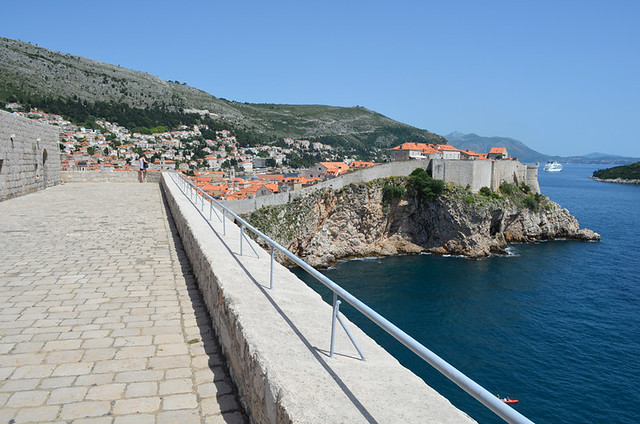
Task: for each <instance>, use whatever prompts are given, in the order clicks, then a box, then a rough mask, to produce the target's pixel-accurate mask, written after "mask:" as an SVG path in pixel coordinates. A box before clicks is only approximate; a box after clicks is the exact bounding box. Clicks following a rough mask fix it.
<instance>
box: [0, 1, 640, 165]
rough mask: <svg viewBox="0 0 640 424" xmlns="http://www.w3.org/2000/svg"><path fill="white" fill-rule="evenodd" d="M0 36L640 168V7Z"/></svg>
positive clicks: (63, 25) (50, 19)
mask: <svg viewBox="0 0 640 424" xmlns="http://www.w3.org/2000/svg"><path fill="white" fill-rule="evenodd" d="M0 14H2V16H5V17H10V18H9V19H6V21H5V22H4V23H3V29H2V31H0V36H3V37H7V38H12V39H18V40H21V41H27V42H30V43H33V44H37V45H39V46H41V47H45V48H47V49H51V50H55V51H60V52H64V53H69V54H74V55H79V56H84V57H87V58H89V59H93V60H97V61H101V62H107V63H111V64H114V65H120V66H123V67H126V68H130V69H133V70H137V71H143V72H147V73H150V74H153V75H156V76H158V77H160V78H162V79H165V80H178V81H180V82H185V83H187V84H188V85H190V86H192V87H195V88H198V89H201V90H204V91H206V92H208V93H210V94H212V95H214V96H216V97H223V98H227V99H229V100H236V101H240V102H251V103H281V104H325V105H332V106H347V107H348V106H357V105H359V106H364V107H366V108H368V109H372V110H375V111H376V112H379V113H382V114H384V115H386V116H388V117H390V118H392V119H395V120H397V121H400V122H404V123H406V124H409V125H413V126H415V127H418V128H422V129H427V130H429V131H433V132H435V133H438V134H441V135H447V134H450V133H452V132H454V131H459V132H462V133H476V134H478V135H481V136H485V137H492V136H499V137H509V138H513V139H516V140H519V141H522V142H523V143H525V144H526V145H527V146H529V147H530V148H532V149H534V150H536V151H538V152H540V153H544V154H549V155H558V156H573V155H585V154H589V153H593V152H602V153H609V154H612V155H621V156H631V157H640V120H639V119H638V117H637V116H638V111H640V56H639V55H638V54H636V51H637V46H638V42H639V41H640V27H639V26H638V25H636V21H637V19H638V17H639V16H640V3H638V2H634V1H630V0H629V1H619V0H618V1H616V0H614V1H611V2H606V4H605V3H604V2H594V1H587V2H582V1H567V2H562V3H557V2H551V1H539V2H535V3H523V2H518V3H515V2H509V1H504V0H502V1H489V2H483V3H482V4H479V3H477V2H471V1H458V2H450V3H444V2H443V3H432V2H417V1H400V2H394V3H393V4H391V3H386V2H380V1H368V2H363V1H352V2H348V3H347V4H343V3H342V2H336V1H329V2H323V3H321V4H320V3H303V2H293V1H282V2H271V3H262V2H252V1H241V2H233V3H230V2H226V3H218V2H210V1H209V2H206V1H193V2H189V3H185V2H182V3H176V2H170V1H155V2H148V1H139V2H126V3H125V2H122V1H120V0H116V1H113V2H110V3H109V4H108V6H107V5H103V4H93V3H86V2H80V1H77V0H72V1H66V2H64V5H61V4H59V3H53V2H48V1H34V2H6V3H3V4H2V5H0Z"/></svg>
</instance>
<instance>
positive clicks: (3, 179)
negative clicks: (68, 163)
mask: <svg viewBox="0 0 640 424" xmlns="http://www.w3.org/2000/svg"><path fill="white" fill-rule="evenodd" d="M58 138H59V135H58V129H57V128H56V127H54V126H51V125H47V124H43V123H41V122H37V121H34V120H32V119H28V118H24V117H22V116H18V115H14V114H12V113H9V112H5V111H0V200H5V199H9V198H11V197H15V196H22V195H24V194H27V193H31V192H34V191H36V190H42V189H45V188H47V187H51V186H54V185H57V184H60V147H59V144H58Z"/></svg>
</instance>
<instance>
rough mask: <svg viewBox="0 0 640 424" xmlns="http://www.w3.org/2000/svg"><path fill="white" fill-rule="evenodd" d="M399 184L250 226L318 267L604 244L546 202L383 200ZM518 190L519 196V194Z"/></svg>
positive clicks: (275, 212) (314, 202)
mask: <svg viewBox="0 0 640 424" xmlns="http://www.w3.org/2000/svg"><path fill="white" fill-rule="evenodd" d="M389 184H396V185H398V184H399V185H402V184H406V182H404V183H403V182H402V181H400V182H399V179H395V181H394V180H389V179H384V180H376V181H373V182H370V183H363V184H351V185H349V186H347V187H345V188H344V189H342V190H339V191H332V190H322V191H318V192H315V193H313V194H310V195H307V196H304V197H301V198H298V199H295V201H293V202H291V203H289V204H286V205H281V206H277V207H271V208H264V209H261V210H259V211H257V212H254V213H253V214H251V215H250V216H249V217H248V219H249V221H250V222H251V223H252V224H253V225H255V226H256V227H257V228H259V229H261V230H262V231H264V232H265V233H266V234H267V235H269V236H270V237H272V238H273V239H274V240H277V241H278V242H280V243H281V244H282V245H283V246H285V247H287V248H288V249H289V250H290V251H291V252H293V253H294V254H296V255H297V256H299V257H301V258H302V259H304V260H305V261H306V262H307V263H309V264H310V265H312V266H316V267H327V266H330V265H332V264H333V263H335V262H336V261H337V260H339V259H344V258H351V257H364V256H390V255H397V254H403V253H419V252H431V253H436V254H451V255H464V256H468V257H470V258H481V257H485V256H488V255H489V254H491V253H504V252H505V249H506V247H507V243H510V242H535V241H539V240H553V239H559V238H560V239H577V240H599V239H600V236H599V235H598V234H597V233H594V232H593V231H591V230H587V229H580V226H579V224H578V221H577V220H576V219H575V218H574V217H573V216H571V215H570V214H569V211H567V210H566V209H563V208H562V207H560V205H558V204H557V203H554V202H552V201H550V200H548V199H547V198H546V197H544V196H537V197H534V196H533V195H531V196H529V197H530V198H531V199H534V198H535V199H536V202H535V203H533V202H529V203H528V204H527V206H525V204H523V203H522V201H521V200H522V199H523V198H524V197H523V196H519V197H518V195H516V196H513V195H509V196H507V195H502V196H499V195H497V194H494V195H492V196H485V195H481V194H473V193H471V192H469V191H468V190H465V189H462V188H460V187H456V186H447V188H446V189H445V193H444V194H442V195H441V196H439V197H438V198H436V199H435V200H428V199H426V198H424V197H423V196H420V195H418V194H416V193H415V191H413V190H411V188H410V186H408V187H407V191H406V194H404V195H403V196H402V197H395V198H391V199H385V200H383V197H384V196H383V191H384V190H383V188H384V186H385V185H389ZM518 190H519V189H518Z"/></svg>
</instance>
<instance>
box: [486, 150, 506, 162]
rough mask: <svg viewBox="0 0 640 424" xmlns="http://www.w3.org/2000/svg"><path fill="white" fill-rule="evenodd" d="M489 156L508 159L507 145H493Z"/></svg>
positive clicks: (490, 157)
mask: <svg viewBox="0 0 640 424" xmlns="http://www.w3.org/2000/svg"><path fill="white" fill-rule="evenodd" d="M487 157H488V158H489V159H507V158H508V157H509V153H508V152H507V148H506V147H492V148H491V150H490V151H489V154H488V155H487Z"/></svg>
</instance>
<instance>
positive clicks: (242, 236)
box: [240, 224, 244, 256]
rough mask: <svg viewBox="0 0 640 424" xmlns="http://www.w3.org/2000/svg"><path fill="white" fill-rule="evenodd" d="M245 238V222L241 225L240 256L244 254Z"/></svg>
mask: <svg viewBox="0 0 640 424" xmlns="http://www.w3.org/2000/svg"><path fill="white" fill-rule="evenodd" d="M243 238H244V224H243V225H241V226H240V256H242V239H243Z"/></svg>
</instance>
